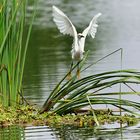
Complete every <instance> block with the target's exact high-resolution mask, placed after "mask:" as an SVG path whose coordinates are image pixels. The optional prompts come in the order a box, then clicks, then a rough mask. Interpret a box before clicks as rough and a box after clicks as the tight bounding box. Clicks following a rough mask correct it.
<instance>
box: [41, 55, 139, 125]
mask: <svg viewBox="0 0 140 140" xmlns="http://www.w3.org/2000/svg"><path fill="white" fill-rule="evenodd" d="M107 56H108V55H107ZM86 57H87V55H86V56H85V57H84V59H83V60H82V61H81V62H80V65H81V68H82V66H83V64H84V62H85V61H86ZM76 65H77V64H76ZM76 65H75V66H74V67H73V68H72V71H73V70H74V69H75V68H76ZM68 73H69V72H68ZM68 73H67V74H66V75H65V76H64V77H63V78H62V80H61V81H60V82H59V83H58V84H57V85H56V87H55V88H54V90H53V91H52V92H51V94H50V95H49V97H48V99H47V100H46V102H45V103H44V105H43V107H42V109H41V111H40V113H42V112H45V111H51V112H52V113H57V114H68V113H77V112H79V111H80V109H81V108H83V107H86V106H90V110H91V112H92V114H93V116H94V118H95V121H96V123H97V124H98V121H97V117H96V114H95V113H94V108H93V105H101V104H104V105H112V106H114V107H116V108H118V109H119V110H124V111H127V112H129V113H133V114H136V112H135V111H136V110H138V111H139V110H140V103H139V102H135V101H130V100H127V99H121V97H120V95H126V94H134V95H139V94H140V93H139V92H136V91H135V90H134V89H133V88H131V85H132V84H140V72H137V71H135V70H115V71H107V72H103V73H98V74H93V75H89V76H86V77H83V78H82V79H80V80H78V79H77V77H76V75H74V76H73V77H72V78H71V79H70V80H69V81H67V80H66V77H67V75H68ZM120 84H121V85H125V86H127V87H128V88H129V89H130V90H131V91H129V92H128V91H121V90H120V89H119V90H118V91H116V92H109V91H107V90H106V89H108V88H111V87H112V88H113V87H114V86H116V85H118V86H119V87H120ZM106 91H107V92H106ZM112 95H113V96H112ZM115 95H117V96H118V97H119V98H115V97H114V96H115ZM132 108H133V109H135V111H132Z"/></svg>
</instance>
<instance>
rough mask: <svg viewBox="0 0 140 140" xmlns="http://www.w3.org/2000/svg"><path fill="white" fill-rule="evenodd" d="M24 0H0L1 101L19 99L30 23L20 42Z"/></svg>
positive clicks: (25, 0) (9, 104)
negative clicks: (24, 37) (24, 36)
mask: <svg viewBox="0 0 140 140" xmlns="http://www.w3.org/2000/svg"><path fill="white" fill-rule="evenodd" d="M26 7H27V0H12V1H9V0H1V1H0V104H2V105H3V106H14V105H16V104H17V103H19V102H20V98H19V97H20V93H21V89H22V79H23V71H24V64H25V57H26V52H27V47H28V42H29V37H30V33H31V28H32V22H33V19H34V15H35V14H33V18H32V19H31V24H30V26H29V29H28V33H27V34H26V39H25V40H24V41H25V42H23V35H24V28H25V16H26Z"/></svg>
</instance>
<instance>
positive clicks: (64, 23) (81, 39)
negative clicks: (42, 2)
mask: <svg viewBox="0 0 140 140" xmlns="http://www.w3.org/2000/svg"><path fill="white" fill-rule="evenodd" d="M52 10H53V20H54V22H55V23H56V25H57V27H58V29H59V30H60V32H61V33H63V34H68V35H70V36H73V45H72V50H71V54H72V60H76V61H80V60H82V59H83V56H84V46H85V39H86V36H87V35H91V37H92V38H94V37H95V34H96V31H97V27H98V25H97V24H96V22H97V18H98V17H99V16H100V15H101V13H98V14H97V15H95V16H94V17H93V19H92V20H91V22H90V24H89V26H88V27H87V28H86V29H85V30H84V31H83V32H82V33H77V31H76V28H75V27H74V25H73V24H72V22H71V21H70V19H69V18H68V17H67V16H66V15H65V14H64V13H63V12H62V11H61V10H60V9H58V8H57V7H56V6H53V7H52Z"/></svg>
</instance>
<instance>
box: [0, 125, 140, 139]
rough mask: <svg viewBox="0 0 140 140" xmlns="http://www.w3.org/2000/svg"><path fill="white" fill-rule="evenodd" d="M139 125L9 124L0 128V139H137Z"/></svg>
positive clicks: (139, 136)
mask: <svg viewBox="0 0 140 140" xmlns="http://www.w3.org/2000/svg"><path fill="white" fill-rule="evenodd" d="M139 129H140V125H137V126H131V127H126V128H123V129H120V128H114V127H112V124H110V125H104V126H102V127H100V128H97V127H90V128H89V127H87V128H86V127H85V128H79V127H74V126H59V127H58V126H57V127H56V128H49V127H48V126H36V127H32V126H29V127H25V128H24V127H19V126H10V127H6V128H0V139H1V140H7V139H10V140H23V139H26V140H38V139H40V140H46V139H48V140H60V139H61V140H130V139H131V140H132V139H133V140H139V138H140V131H139Z"/></svg>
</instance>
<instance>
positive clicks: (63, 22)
mask: <svg viewBox="0 0 140 140" xmlns="http://www.w3.org/2000/svg"><path fill="white" fill-rule="evenodd" d="M52 10H53V20H54V22H55V23H56V25H57V27H58V29H59V30H60V32H61V33H63V34H68V35H71V36H73V37H74V36H75V33H77V32H76V29H75V27H74V25H73V24H72V22H71V21H70V19H69V18H68V17H67V16H66V15H65V14H64V13H63V12H62V11H61V10H60V9H58V8H57V7H56V6H53V7H52Z"/></svg>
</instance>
